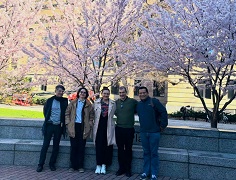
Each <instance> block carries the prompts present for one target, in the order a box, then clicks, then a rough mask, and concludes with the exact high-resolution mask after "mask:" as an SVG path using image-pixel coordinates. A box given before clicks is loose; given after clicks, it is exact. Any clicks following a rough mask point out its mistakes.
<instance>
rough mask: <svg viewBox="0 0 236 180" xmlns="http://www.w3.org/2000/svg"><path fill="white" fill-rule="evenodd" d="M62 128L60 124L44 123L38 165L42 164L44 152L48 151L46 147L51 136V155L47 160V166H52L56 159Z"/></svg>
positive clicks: (44, 156) (44, 157)
mask: <svg viewBox="0 0 236 180" xmlns="http://www.w3.org/2000/svg"><path fill="white" fill-rule="evenodd" d="M61 134H62V128H61V125H60V124H59V125H53V124H47V125H46V132H45V135H44V139H43V147H42V149H41V153H40V159H39V165H41V166H43V165H44V163H45V159H46V154H47V151H48V147H49V145H50V141H51V138H52V137H53V148H52V155H51V158H50V161H49V166H54V165H55V163H56V160H57V156H58V152H59V144H60V140H61Z"/></svg>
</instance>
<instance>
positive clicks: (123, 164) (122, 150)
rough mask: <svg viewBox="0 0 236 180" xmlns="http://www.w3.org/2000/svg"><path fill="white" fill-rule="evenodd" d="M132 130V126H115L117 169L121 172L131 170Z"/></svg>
mask: <svg viewBox="0 0 236 180" xmlns="http://www.w3.org/2000/svg"><path fill="white" fill-rule="evenodd" d="M134 131H135V130H134V128H122V127H118V126H116V144H117V147H118V162H119V170H120V171H123V172H130V171H131V162H132V146H133V139H134Z"/></svg>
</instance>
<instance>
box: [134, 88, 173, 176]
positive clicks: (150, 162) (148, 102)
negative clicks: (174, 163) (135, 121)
mask: <svg viewBox="0 0 236 180" xmlns="http://www.w3.org/2000/svg"><path fill="white" fill-rule="evenodd" d="M138 93H139V98H140V100H141V101H139V102H138V105H137V113H138V116H139V122H140V137H141V142H142V147H143V158H144V164H143V173H142V174H141V177H140V179H143V180H144V179H147V177H148V176H150V177H151V180H156V179H157V177H158V168H159V158H158V148H159V140H160V132H161V131H164V129H165V128H166V126H167V124H168V117H167V111H166V108H165V107H164V106H163V105H162V104H161V103H160V101H159V100H158V99H155V98H151V97H149V94H148V89H147V88H146V87H143V86H142V87H140V88H139V90H138Z"/></svg>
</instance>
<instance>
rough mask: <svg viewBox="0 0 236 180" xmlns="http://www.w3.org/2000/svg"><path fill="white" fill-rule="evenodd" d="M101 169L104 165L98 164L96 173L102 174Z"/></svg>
mask: <svg viewBox="0 0 236 180" xmlns="http://www.w3.org/2000/svg"><path fill="white" fill-rule="evenodd" d="M101 169H102V166H100V165H97V168H96V170H95V173H96V174H100V173H101Z"/></svg>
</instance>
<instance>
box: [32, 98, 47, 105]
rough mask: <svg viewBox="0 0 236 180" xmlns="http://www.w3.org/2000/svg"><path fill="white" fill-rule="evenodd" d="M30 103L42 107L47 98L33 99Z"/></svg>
mask: <svg viewBox="0 0 236 180" xmlns="http://www.w3.org/2000/svg"><path fill="white" fill-rule="evenodd" d="M32 101H33V104H39V105H44V104H45V102H46V101H47V98H45V97H33V99H32Z"/></svg>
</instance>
